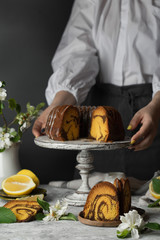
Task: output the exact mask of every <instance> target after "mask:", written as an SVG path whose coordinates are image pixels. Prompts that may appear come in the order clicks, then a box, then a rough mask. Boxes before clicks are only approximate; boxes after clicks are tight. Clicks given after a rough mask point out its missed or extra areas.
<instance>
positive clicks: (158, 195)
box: [149, 176, 160, 199]
mask: <svg viewBox="0 0 160 240" xmlns="http://www.w3.org/2000/svg"><path fill="white" fill-rule="evenodd" d="M156 178H157V179H160V176H158V177H156ZM149 192H150V194H151V195H152V196H153V197H154V198H156V199H160V194H158V193H156V192H155V191H154V189H153V184H152V181H151V182H150V184H149Z"/></svg>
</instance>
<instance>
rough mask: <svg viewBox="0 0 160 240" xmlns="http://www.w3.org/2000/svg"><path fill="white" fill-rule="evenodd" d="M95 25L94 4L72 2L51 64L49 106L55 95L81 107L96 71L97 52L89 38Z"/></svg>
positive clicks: (84, 0)
mask: <svg viewBox="0 0 160 240" xmlns="http://www.w3.org/2000/svg"><path fill="white" fill-rule="evenodd" d="M93 22H94V2H93V0H75V2H74V5H73V8H72V13H71V16H70V19H69V21H68V24H67V26H66V29H65V31H64V33H63V36H62V39H61V41H60V44H59V46H58V48H57V51H56V53H55V56H54V58H53V60H52V68H53V74H52V75H51V77H50V79H49V81H48V86H47V88H46V92H45V94H46V99H47V102H48V104H51V102H52V100H53V99H54V96H55V94H56V93H57V92H58V91H61V90H65V91H68V92H70V93H72V94H73V96H74V97H75V98H76V100H77V103H78V104H81V103H82V102H83V101H84V100H85V98H86V96H87V94H88V92H89V90H90V89H91V87H92V86H93V85H94V84H95V78H96V75H97V74H98V71H99V64H98V57H97V50H96V47H95V44H94V41H93V38H92V34H93V33H92V31H93Z"/></svg>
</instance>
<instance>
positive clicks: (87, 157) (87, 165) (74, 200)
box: [65, 150, 94, 206]
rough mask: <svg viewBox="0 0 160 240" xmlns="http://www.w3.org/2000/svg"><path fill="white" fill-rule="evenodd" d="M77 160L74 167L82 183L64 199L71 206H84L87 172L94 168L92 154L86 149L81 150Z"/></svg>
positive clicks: (87, 186) (87, 189) (88, 189)
mask: <svg viewBox="0 0 160 240" xmlns="http://www.w3.org/2000/svg"><path fill="white" fill-rule="evenodd" d="M77 162H78V163H79V164H78V165H77V166H76V168H77V169H78V170H79V174H80V176H81V179H82V184H81V186H80V187H79V188H78V189H77V191H76V192H75V193H73V194H70V195H68V196H66V197H65V200H66V201H67V203H68V204H69V205H72V206H84V204H85V202H86V199H87V196H88V193H89V191H90V186H89V184H88V177H89V172H90V171H91V170H92V169H93V168H94V167H93V165H92V163H93V154H92V153H91V152H89V151H88V150H82V151H81V152H80V153H78V155H77Z"/></svg>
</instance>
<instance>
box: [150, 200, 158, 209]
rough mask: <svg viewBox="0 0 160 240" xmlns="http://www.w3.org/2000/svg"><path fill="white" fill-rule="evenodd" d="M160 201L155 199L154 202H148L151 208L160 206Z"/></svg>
mask: <svg viewBox="0 0 160 240" xmlns="http://www.w3.org/2000/svg"><path fill="white" fill-rule="evenodd" d="M159 202H160V199H158V200H157V201H155V202H153V203H150V204H148V207H149V208H153V207H160V204H159Z"/></svg>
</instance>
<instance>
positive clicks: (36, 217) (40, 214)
mask: <svg viewBox="0 0 160 240" xmlns="http://www.w3.org/2000/svg"><path fill="white" fill-rule="evenodd" d="M44 217H45V214H44V213H37V214H36V216H35V219H36V220H39V221H41V220H42V219H43V218H44Z"/></svg>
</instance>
